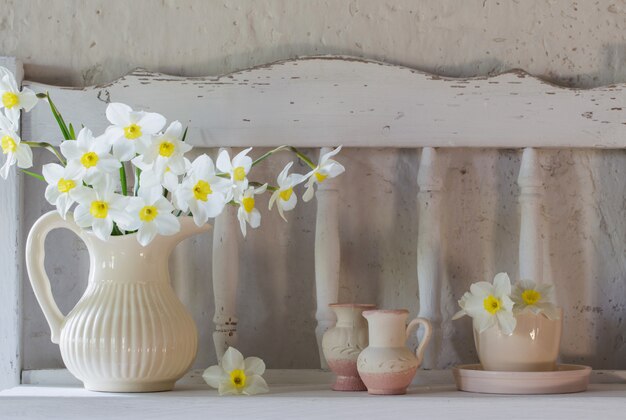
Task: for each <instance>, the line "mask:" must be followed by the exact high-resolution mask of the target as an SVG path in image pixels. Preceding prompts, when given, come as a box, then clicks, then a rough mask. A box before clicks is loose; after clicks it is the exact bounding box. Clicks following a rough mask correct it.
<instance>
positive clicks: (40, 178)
mask: <svg viewBox="0 0 626 420" xmlns="http://www.w3.org/2000/svg"><path fill="white" fill-rule="evenodd" d="M21 171H22V172H24V173H25V174H26V175H30V176H32V177H33V178H37V179H38V180H40V181H44V182H45V181H46V179H45V178H44V177H43V176H41V175H39V174H36V173H34V172H31V171H27V170H25V169H22V170H21Z"/></svg>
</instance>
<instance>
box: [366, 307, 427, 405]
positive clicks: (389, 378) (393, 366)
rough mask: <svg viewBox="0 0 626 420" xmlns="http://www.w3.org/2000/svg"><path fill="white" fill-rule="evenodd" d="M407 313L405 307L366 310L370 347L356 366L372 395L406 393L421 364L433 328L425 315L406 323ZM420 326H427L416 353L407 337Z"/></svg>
mask: <svg viewBox="0 0 626 420" xmlns="http://www.w3.org/2000/svg"><path fill="white" fill-rule="evenodd" d="M408 315H409V311H407V310H406V309H397V310H382V309H381V310H372V311H365V312H363V316H364V317H365V319H367V323H368V325H369V346H368V347H367V348H366V349H365V350H363V351H362V352H361V354H360V355H359V358H358V361H357V368H358V371H359V375H360V376H361V379H362V380H363V382H364V383H365V386H367V391H368V392H369V393H370V394H379V395H400V394H405V393H406V388H407V386H409V384H410V383H411V381H412V380H413V377H414V376H415V372H416V371H417V368H418V367H419V365H420V364H421V363H422V359H423V357H424V350H426V346H427V345H428V342H429V341H430V336H431V332H432V327H431V325H430V322H429V321H428V320H427V319H425V318H415V319H414V320H412V321H411V322H409V325H406V318H407V316H408ZM419 325H422V326H423V327H424V337H423V338H422V342H421V343H420V344H419V346H418V347H417V350H416V351H415V354H414V353H413V352H412V351H411V350H409V349H408V348H407V346H406V340H407V339H408V338H409V336H410V334H411V333H412V331H413V330H414V329H415V328H417V327H418V326H419Z"/></svg>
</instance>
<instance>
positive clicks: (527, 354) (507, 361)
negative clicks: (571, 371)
mask: <svg viewBox="0 0 626 420" xmlns="http://www.w3.org/2000/svg"><path fill="white" fill-rule="evenodd" d="M515 319H516V320H517V325H516V327H515V331H513V334H511V335H506V334H504V333H502V331H500V328H499V327H498V326H497V325H494V326H493V327H491V328H489V329H487V330H486V331H483V332H482V333H478V332H477V330H476V329H475V328H474V343H475V344H476V351H477V352H478V359H479V360H480V364H481V365H482V367H483V369H484V370H497V371H506V372H540V371H551V370H555V369H556V360H557V358H558V356H559V346H560V344H561V330H562V325H563V310H560V316H559V319H555V320H550V319H548V318H547V317H546V316H545V315H543V314H538V315H536V314H533V313H530V312H525V313H521V314H518V315H516V316H515Z"/></svg>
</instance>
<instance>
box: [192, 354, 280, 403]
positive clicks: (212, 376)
mask: <svg viewBox="0 0 626 420" xmlns="http://www.w3.org/2000/svg"><path fill="white" fill-rule="evenodd" d="M264 373H265V363H264V362H263V360H261V359H259V358H258V357H247V358H246V359H245V360H244V358H243V355H242V354H241V353H240V352H239V351H238V350H237V349H235V348H233V347H229V348H228V350H226V353H224V356H223V357H222V362H221V363H220V364H219V365H215V366H211V367H209V368H208V369H206V370H205V371H204V373H203V374H202V378H203V379H204V380H205V382H206V383H207V384H209V386H211V387H213V388H216V389H217V390H218V392H219V394H220V395H241V394H244V395H254V394H262V393H266V392H268V391H269V388H268V386H267V382H265V379H263V376H262V375H263V374H264Z"/></svg>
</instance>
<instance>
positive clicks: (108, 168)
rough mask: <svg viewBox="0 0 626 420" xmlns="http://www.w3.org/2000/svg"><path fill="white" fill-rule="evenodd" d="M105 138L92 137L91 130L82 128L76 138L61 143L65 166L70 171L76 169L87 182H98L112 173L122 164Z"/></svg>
mask: <svg viewBox="0 0 626 420" xmlns="http://www.w3.org/2000/svg"><path fill="white" fill-rule="evenodd" d="M110 150H111V147H110V146H109V144H108V142H107V141H106V139H104V138H103V137H102V136H100V137H94V136H93V134H92V132H91V130H90V129H88V128H86V127H85V128H83V129H82V130H80V132H79V133H78V136H77V137H76V140H66V141H64V142H63V143H61V153H63V156H65V158H66V159H67V166H68V168H70V169H71V170H72V172H74V171H77V172H78V173H80V176H81V177H82V178H83V180H84V181H85V182H86V183H88V184H92V183H98V182H101V181H102V180H103V178H104V177H106V176H107V175H112V174H113V173H115V172H117V170H118V169H119V168H120V167H121V166H122V164H121V163H120V162H119V161H118V160H117V159H115V158H114V157H113V156H111V154H110V153H109V151H110Z"/></svg>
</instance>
